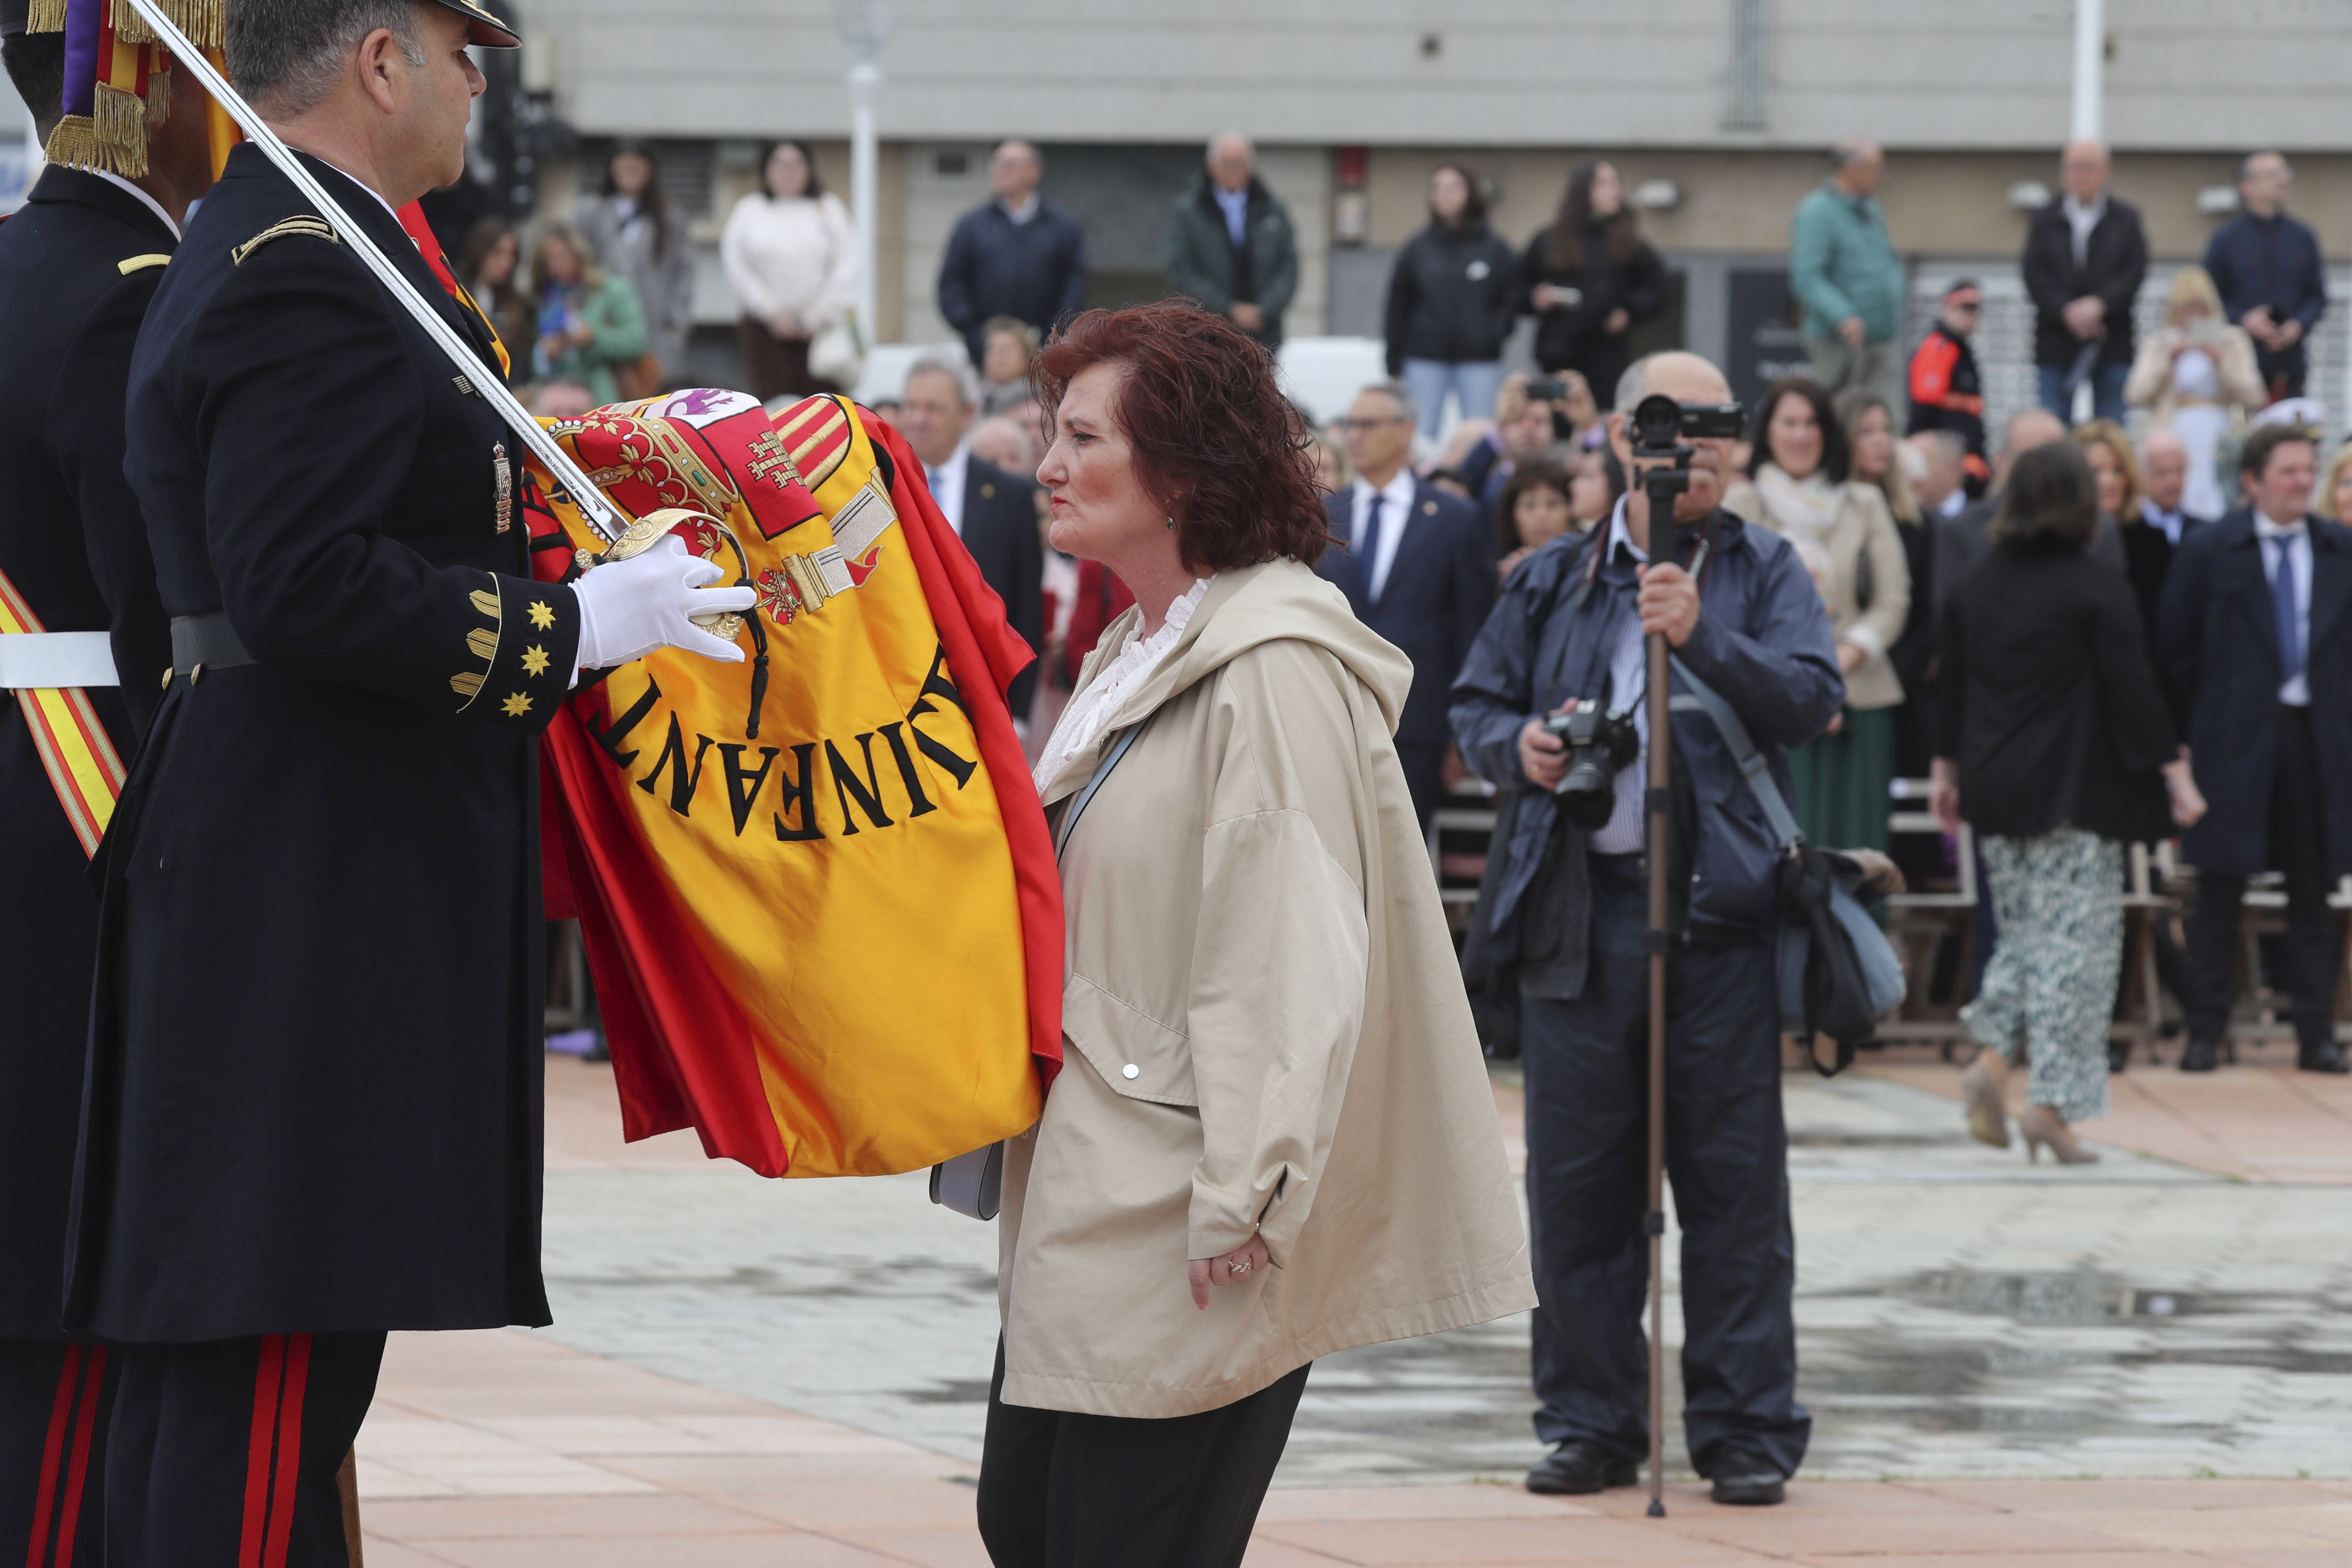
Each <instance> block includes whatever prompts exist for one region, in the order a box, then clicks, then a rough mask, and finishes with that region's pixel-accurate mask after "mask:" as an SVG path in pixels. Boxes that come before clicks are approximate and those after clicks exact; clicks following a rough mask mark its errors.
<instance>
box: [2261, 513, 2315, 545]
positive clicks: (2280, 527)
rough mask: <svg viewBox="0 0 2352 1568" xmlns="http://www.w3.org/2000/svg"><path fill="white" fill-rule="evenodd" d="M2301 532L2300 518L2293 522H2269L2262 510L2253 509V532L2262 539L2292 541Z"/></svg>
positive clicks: (2301, 522) (2269, 519)
mask: <svg viewBox="0 0 2352 1568" xmlns="http://www.w3.org/2000/svg"><path fill="white" fill-rule="evenodd" d="M2254 531H2255V532H2256V533H2259V534H2261V535H2262V536H2263V538H2264V539H2293V538H2294V536H2295V535H2296V534H2298V533H2301V532H2302V531H2304V529H2303V519H2301V518H2296V519H2295V520H2294V521H2293V522H2273V521H2271V518H2270V514H2269V513H2267V512H2265V511H2264V510H2263V509H2262V508H2260V507H2256V508H2255V509H2254Z"/></svg>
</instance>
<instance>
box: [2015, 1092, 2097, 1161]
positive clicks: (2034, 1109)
mask: <svg viewBox="0 0 2352 1568" xmlns="http://www.w3.org/2000/svg"><path fill="white" fill-rule="evenodd" d="M2017 1131H2018V1132H2019V1134H2020V1135H2021V1136H2022V1137H2023V1138H2024V1140H2025V1157H2026V1159H2027V1160H2029V1161H2031V1162H2032V1163H2035V1164H2040V1163H2042V1150H2043V1149H2045V1148H2047V1149H2048V1150H2049V1151H2050V1152H2051V1153H2053V1154H2054V1155H2056V1156H2057V1158H2058V1163H2060V1164H2062V1165H2095V1164H2097V1163H2099V1157H2098V1155H2096V1154H2095V1153H2093V1152H2091V1151H2090V1150H2088V1149H2085V1148H2084V1147H2083V1145H2082V1144H2080V1143H2078V1142H2075V1141H2074V1133H2073V1132H2071V1131H2068V1130H2067V1127H2066V1124H2065V1123H2064V1122H2063V1121H2060V1120H2059V1119H2058V1113H2057V1112H2056V1111H2054V1110H2051V1109H2050V1108H2049V1107H2048V1106H2046V1105H2029V1106H2027V1107H2026V1108H2025V1114H2023V1115H2022V1116H2020V1117H2019V1118H2018V1119H2017Z"/></svg>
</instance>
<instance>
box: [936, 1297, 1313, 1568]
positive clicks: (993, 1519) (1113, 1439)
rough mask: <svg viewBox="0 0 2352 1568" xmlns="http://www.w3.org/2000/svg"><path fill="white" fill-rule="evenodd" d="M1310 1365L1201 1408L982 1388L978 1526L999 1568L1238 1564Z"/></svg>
mask: <svg viewBox="0 0 2352 1568" xmlns="http://www.w3.org/2000/svg"><path fill="white" fill-rule="evenodd" d="M1308 1370H1309V1369H1308V1368H1307V1367H1304V1366H1302V1367H1300V1368H1299V1369H1298V1370H1297V1372H1294V1373H1291V1374H1290V1375H1288V1376H1287V1377H1285V1378H1283V1379H1282V1380H1281V1381H1280V1382H1278V1383H1276V1384H1273V1385H1272V1386H1270V1387H1267V1388H1263V1389H1260V1390H1259V1391H1258V1392H1257V1393H1255V1394H1251V1395H1249V1396H1248V1397H1247V1398H1245V1399H1237V1400H1235V1401H1234V1403H1233V1404H1231V1405H1224V1406H1223V1407H1222V1408H1219V1409H1216V1410H1204V1411H1202V1413H1201V1414H1200V1415H1177V1416H1171V1417H1170V1418H1168V1419H1166V1420H1159V1421H1154V1420H1143V1419H1136V1418H1130V1417H1125V1416H1117V1415H1071V1414H1069V1413H1068V1412H1066V1411H1060V1410H1032V1409H1030V1408H1028V1407H1027V1406H1025V1405H1007V1404H1005V1403H1004V1401H1003V1392H1004V1346H1003V1344H1002V1343H1001V1342H1000V1343H999V1344H998V1345H997V1347H996V1373H995V1376H994V1378H993V1379H992V1381H991V1383H990V1384H989V1388H988V1435H987V1436H986V1437H985V1438H984V1439H983V1440H982V1448H981V1458H980V1538H981V1540H982V1542H985V1543H986V1545H987V1547H988V1556H989V1561H990V1562H992V1563H995V1564H996V1568H1240V1563H1241V1560H1242V1553H1243V1552H1246V1551H1247V1550H1248V1549H1249V1538H1250V1531H1251V1529H1252V1528H1253V1527H1255V1525H1256V1523H1257V1510H1258V1505H1259V1504H1261V1503H1263V1502H1264V1501H1265V1489H1266V1487H1267V1485H1268V1484H1269V1483H1270V1482H1272V1480H1273V1479H1274V1467H1275V1465H1276V1462H1277V1461H1279V1460H1280V1459H1281V1458H1282V1449H1283V1446H1284V1445H1285V1444H1286V1443H1288V1442H1289V1441H1290V1423H1291V1419H1292V1417H1293V1416H1295V1415H1297V1414H1298V1396H1299V1395H1300V1394H1303V1393H1305V1392H1306V1391H1307V1372H1308Z"/></svg>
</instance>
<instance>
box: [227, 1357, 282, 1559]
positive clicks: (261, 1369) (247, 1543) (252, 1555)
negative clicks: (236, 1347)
mask: <svg viewBox="0 0 2352 1568" xmlns="http://www.w3.org/2000/svg"><path fill="white" fill-rule="evenodd" d="M285 1373H286V1336H285V1335H283V1334H264V1335H262V1337H261V1360H260V1363H259V1365H257V1367H256V1368H255V1369H254V1373H253V1426H252V1429H251V1432H250V1433H249V1435H248V1436H247V1438H246V1447H245V1529H244V1531H242V1532H241V1533H240V1535H239V1537H238V1540H237V1547H236V1568H261V1548H262V1543H263V1540H264V1538H265V1536H266V1535H267V1534H268V1527H269V1470H270V1453H271V1450H272V1448H273V1447H274V1446H275V1443H276V1439H277V1436H278V1391H279V1389H280V1388H281V1387H282V1386H283V1385H284V1382H285Z"/></svg>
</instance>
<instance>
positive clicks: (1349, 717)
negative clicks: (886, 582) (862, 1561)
mask: <svg viewBox="0 0 2352 1568" xmlns="http://www.w3.org/2000/svg"><path fill="white" fill-rule="evenodd" d="M1036 374H1037V380H1038V384H1039V388H1040V396H1041V400H1042V402H1043V403H1044V405H1045V407H1046V408H1047V409H1048V410H1049V411H1050V412H1051V414H1052V423H1051V428H1052V432H1053V445H1052V447H1051V448H1050V449H1049V450H1048V451H1047V453H1046V454H1045V462H1044V463H1043V464H1042V465H1041V466H1040V467H1039V468H1038V470H1037V478H1038V480H1039V481H1040V482H1041V483H1043V484H1045V485H1046V486H1047V487H1048V488H1049V489H1051V491H1052V505H1053V521H1052V531H1053V542H1054V543H1055V546H1056V547H1057V548H1059V549H1061V550H1064V551H1066V552H1070V553H1072V554H1074V555H1076V556H1078V557H1080V558H1081V559H1082V560H1087V561H1096V562H1100V563H1102V564H1104V565H1105V566H1107V567H1108V568H1109V569H1110V570H1111V571H1113V572H1115V573H1116V574H1118V577H1119V578H1120V580H1122V581H1123V582H1125V583H1126V584H1128V585H1129V587H1130V588H1132V589H1133V590H1134V592H1135V596H1136V604H1135V605H1134V607H1133V608H1131V609H1129V611H1128V612H1127V613H1126V614H1124V615H1122V616H1119V617H1118V619H1116V620H1114V621H1113V622H1112V623H1111V624H1110V626H1108V628H1107V629H1106V631H1105V632H1104V634H1103V637H1102V640H1101V642H1100V643H1099V644H1098V645H1097V647H1096V648H1095V651H1094V652H1093V653H1092V654H1091V655H1090V656H1089V657H1088V658H1087V661H1086V664H1085V666H1084V667H1083V668H1081V669H1080V671H1079V673H1078V679H1077V686H1076V692H1075V694H1074V695H1073V696H1072V698H1071V700H1070V704H1069V706H1068V708H1066V710H1064V711H1063V714H1062V718H1061V721H1060V722H1059V723H1058V724H1056V725H1055V730H1054V733H1053V736H1052V738H1051V739H1049V740H1048V741H1047V742H1046V743H1045V751H1044V752H1043V754H1042V755H1041V757H1040V758H1039V761H1038V763H1037V784H1038V789H1039V792H1040V794H1041V795H1042V797H1043V798H1044V800H1045V804H1046V809H1047V812H1048V814H1049V818H1050V820H1051V821H1052V823H1053V825H1054V828H1055V843H1056V845H1057V846H1058V847H1059V852H1060V857H1061V873H1062V887H1063V899H1064V906H1065V908H1066V911H1067V917H1068V918H1067V926H1066V939H1065V940H1066V948H1065V970H1066V982H1065V984H1064V990H1063V1000H1062V1009H1063V1032H1064V1046H1065V1060H1066V1066H1065V1067H1064V1068H1063V1069H1062V1072H1061V1076H1060V1077H1058V1078H1057V1079H1055V1082H1054V1087H1053V1091H1052V1093H1051V1094H1049V1095H1048V1096H1047V1098H1046V1101H1045V1114H1044V1115H1043V1117H1042V1118H1041V1119H1040V1120H1039V1121H1038V1123H1037V1125H1036V1126H1035V1127H1034V1129H1032V1130H1031V1131H1029V1132H1028V1133H1026V1134H1024V1136H1023V1137H1021V1138H1019V1139H1017V1140H1015V1141H1014V1142H1013V1143H1012V1145H1011V1146H1010V1147H1009V1149H1008V1151H1007V1157H1006V1160H1005V1168H1004V1195H1003V1214H1002V1215H1001V1219H1002V1247H1003V1267H1002V1269H1001V1272H1000V1279H1001V1281H1002V1283H1001V1286H1000V1291H1001V1300H1002V1304H1003V1318H1004V1331H1003V1341H1002V1342H1001V1345H1000V1348H999V1351H998V1357H997V1366H996V1373H995V1377H994V1380H993V1383H992V1387H991V1389H990V1394H989V1409H988V1434H987V1440H986V1445H985V1451H984V1454H983V1457H982V1462H981V1477H980V1526H981V1534H982V1538H983V1539H984V1540H985V1541H986V1542H987V1544H988V1549H989V1552H990V1555H991V1556H992V1558H993V1559H994V1560H995V1562H996V1563H998V1564H999V1565H1000V1568H1013V1565H1015V1564H1019V1565H1022V1568H1030V1565H1033V1564H1034V1565H1049V1564H1050V1565H1053V1568H1078V1565H1081V1564H1083V1565H1085V1568H1101V1565H1104V1564H1124V1563H1138V1564H1140V1563H1150V1564H1153V1565H1155V1568H1162V1565H1164V1568H1194V1565H1197V1568H1230V1565H1233V1564H1237V1563H1240V1562H1241V1559H1242V1553H1243V1551H1244V1548H1245V1547H1246V1545H1247V1544H1248V1541H1249V1534H1250V1529H1251V1526H1252V1524H1253V1523H1254V1521H1255V1519H1256V1516H1257V1509H1258V1504H1259V1502H1260V1501H1261V1500H1262V1499H1263V1498H1264V1497H1265V1489H1266V1484H1267V1482H1268V1481H1269V1480H1270V1479H1272V1477H1273V1474H1274V1467H1275V1463H1276V1460H1277V1459H1279V1458H1281V1455H1282V1449H1283V1446H1284V1444H1285V1443H1286V1441H1287V1440H1288V1438H1289V1433H1290V1423H1291V1418H1292V1415H1294V1413H1295V1412H1296V1411H1297V1405H1298V1398H1299V1394H1300V1393H1301V1391H1302V1390H1303V1389H1304V1388H1305V1386H1306V1383H1307V1368H1308V1366H1309V1363H1312V1362H1313V1360H1314V1359H1315V1358H1316V1357H1317V1356H1319V1355H1324V1354H1327V1353H1328V1352H1332V1351H1337V1350H1344V1349H1346V1348H1348V1347H1349V1346H1351V1345H1360V1344H1369V1343H1372V1342H1377V1341H1382V1340H1391V1339H1401V1338H1404V1337H1406V1336H1408V1335H1413V1334H1425V1333H1433V1332H1436V1331H1440V1330H1444V1329H1451V1328H1459V1327H1463V1326H1465V1325H1467V1324H1471V1323H1477V1322H1484V1321H1488V1320H1490V1319H1493V1318H1497V1317H1501V1316H1503V1315H1505V1314H1507V1313H1510V1312H1515V1311H1518V1310H1521V1309H1523V1308H1526V1307H1528V1306H1531V1305H1533V1303H1534V1300H1535V1296H1534V1291H1533V1289H1532V1287H1531V1285H1530V1283H1529V1280H1528V1253H1527V1243H1526V1237H1525V1234H1524V1232H1523V1230H1522V1228H1521V1226H1520V1223H1519V1215H1518V1205H1517V1199H1516V1197H1515V1196H1514V1194H1513V1193H1512V1190H1511V1183H1510V1175H1509V1171H1508V1167H1507V1163H1506V1162H1505V1159H1504V1155H1503V1148H1502V1141H1501V1137H1500V1134H1499V1131H1498V1129H1497V1127H1496V1121H1495V1110H1494V1102H1493V1099H1492V1096H1491V1094H1490V1092H1489V1091H1488V1089H1487V1087H1486V1074H1485V1072H1484V1070H1483V1068H1482V1064H1481V1059H1480V1057H1479V1053H1478V1045H1477V1040H1476V1037H1475V1033H1474V1031H1473V1029H1472V1026H1471V1022H1470V1011H1469V1007H1468V1005H1467V1004H1466V1002H1465V1000H1464V998H1463V994H1462V984H1461V980H1460V978H1459V976H1458V975H1457V973H1456V972H1455V969H1454V950H1453V946H1452V944H1451V942H1448V940H1447V937H1446V930H1445V921H1444V915H1443V913H1442V911H1441V910H1440V909H1439V906H1438V900H1437V887H1436V882H1435V879H1433V876H1432V875H1431V872H1430V865H1429V857H1428V851H1427V849H1426V848H1425V847H1424V846H1423V841H1422V838H1421V836H1420V834H1419V833H1418V831H1417V830H1416V828H1415V818H1414V816H1413V808H1412V796H1411V795H1410V793H1409V792H1408V791H1407V790H1406V787H1405V779H1404V773H1403V771H1402V767H1401V766H1400V765H1399V763H1398V762H1397V753H1396V747H1395V745H1394V744H1393V743H1392V742H1391V731H1393V729H1394V726H1395V724H1396V721H1397V716H1398V713H1399V711H1400V710H1401V709H1402V705H1403V701H1404V696H1405V690H1406V688H1407V687H1408V686H1409V685H1410V683H1411V680H1412V670H1411V668H1410V667H1409V666H1408V665H1407V663H1406V661H1405V659H1404V658H1403V656H1402V655H1401V654H1399V653H1398V652H1397V651H1396V649H1394V648H1392V647H1390V646H1389V645H1388V644H1387V643H1385V642H1382V641H1381V639H1380V638H1379V637H1375V636H1373V635H1372V634H1371V633H1370V631H1368V630H1367V629H1365V627H1364V626H1362V625H1360V623H1359V622H1358V621H1357V620H1356V619H1355V617H1354V616H1353V615H1352V614H1351V613H1350V612H1349V608H1348V602H1347V600H1346V598H1345V597H1344V596H1343V595H1341V594H1340V593H1339V590H1338V589H1337V588H1334V587H1332V586H1331V585H1330V584H1327V583H1325V582H1323V581H1322V580H1321V579H1320V578H1318V577H1317V576H1316V575H1315V574H1314V572H1313V570H1312V569H1311V568H1312V564H1313V562H1314V560H1315V558H1316V556H1317V555H1318V554H1319V553H1321V552H1322V549H1323V546H1324V543H1325V523H1324V517H1325V513H1324V509H1323V504H1322V500H1321V497H1320V495H1319V493H1318V490H1317V489H1316V486H1315V467H1314V458H1313V456H1312V452H1311V448H1310V446H1309V440H1308V434H1307V430H1306V428H1305V426H1304V425H1303V424H1302V422H1301V420H1300V417H1299V416H1298V414H1297V410H1296V409H1295V408H1293V407H1292V406H1291V405H1290V404H1289V402H1288V401H1287V400H1286V399H1285V398H1284V397H1283V395H1282V394H1281V392H1280V390H1279V389H1278V388H1277V387H1276V384H1275V375H1274V362H1273V361H1272V360H1271V359H1270V358H1269V357H1268V356H1267V354H1266V353H1265V350H1264V349H1263V348H1261V347H1260V346H1259V345H1258V344H1257V343H1256V342H1254V341H1253V340H1252V339H1250V338H1249V337H1247V336H1245V335H1244V333H1242V332H1241V331H1239V330H1238V329H1236V328H1235V327H1234V326H1233V325H1232V324H1231V323H1230V322H1228V321H1225V320H1223V318H1222V317H1217V316H1212V315H1210V314H1208V313H1207V312H1206V311H1203V310H1199V309H1198V308H1196V307H1194V306H1192V305H1189V304H1176V303H1171V304H1161V305H1147V306H1142V307H1139V308H1138V309H1135V310H1119V311H1103V310H1095V311H1089V312H1088V313H1087V314H1086V315H1083V316H1081V317H1079V318H1078V319H1077V320H1076V321H1074V322H1072V323H1071V325H1070V327H1069V329H1068V330H1067V331H1066V334H1065V335H1064V336H1062V337H1061V338H1059V339H1057V340H1056V341H1055V342H1053V343H1051V344H1049V345H1048V346H1047V347H1046V349H1045V353H1044V354H1043V355H1042V356H1041V357H1040V359H1039V362H1038V366H1037V372H1036Z"/></svg>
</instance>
